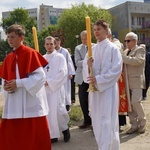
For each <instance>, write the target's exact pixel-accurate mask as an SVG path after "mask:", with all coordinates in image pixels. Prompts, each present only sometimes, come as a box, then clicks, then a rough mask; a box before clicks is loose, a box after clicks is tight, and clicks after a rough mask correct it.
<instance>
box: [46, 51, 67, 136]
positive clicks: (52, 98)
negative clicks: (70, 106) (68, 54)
mask: <svg viewBox="0 0 150 150" xmlns="http://www.w3.org/2000/svg"><path fill="white" fill-rule="evenodd" d="M43 57H44V58H45V59H46V60H47V61H48V62H49V63H48V65H47V66H46V67H45V68H44V71H45V73H46V81H47V83H48V86H45V89H46V95H47V100H48V105H49V109H50V112H49V114H48V115H47V118H48V123H49V128H50V135H51V138H59V137H60V132H62V131H64V130H66V129H68V122H69V115H68V113H67V110H66V106H65V89H64V83H65V82H66V78H67V65H66V61H65V58H64V56H63V55H62V54H59V53H58V52H57V51H56V50H54V51H53V52H52V53H51V54H45V55H44V56H43Z"/></svg>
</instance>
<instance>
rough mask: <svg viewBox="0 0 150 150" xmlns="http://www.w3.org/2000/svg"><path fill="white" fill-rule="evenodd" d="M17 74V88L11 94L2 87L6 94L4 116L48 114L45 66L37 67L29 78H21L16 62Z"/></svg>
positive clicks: (24, 116)
mask: <svg viewBox="0 0 150 150" xmlns="http://www.w3.org/2000/svg"><path fill="white" fill-rule="evenodd" d="M16 76H17V77H16V84H17V89H16V90H15V92H14V93H11V94H9V93H8V92H7V91H5V90H4V89H2V93H3V95H4V96H5V105H4V110H3V116H2V117H3V118H7V119H14V118H33V117H39V116H46V115H47V114H48V110H49V109H48V104H47V98H46V93H45V88H44V83H45V79H46V77H45V73H44V70H43V67H39V68H38V69H36V70H35V71H34V72H32V74H30V75H29V77H28V78H23V79H20V76H19V72H18V65H17V64H16ZM3 83H4V82H3Z"/></svg>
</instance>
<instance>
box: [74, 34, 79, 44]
mask: <svg viewBox="0 0 150 150" xmlns="http://www.w3.org/2000/svg"><path fill="white" fill-rule="evenodd" d="M75 38H76V39H77V45H78V39H79V35H75Z"/></svg>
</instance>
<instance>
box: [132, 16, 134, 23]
mask: <svg viewBox="0 0 150 150" xmlns="http://www.w3.org/2000/svg"><path fill="white" fill-rule="evenodd" d="M132 25H134V17H132Z"/></svg>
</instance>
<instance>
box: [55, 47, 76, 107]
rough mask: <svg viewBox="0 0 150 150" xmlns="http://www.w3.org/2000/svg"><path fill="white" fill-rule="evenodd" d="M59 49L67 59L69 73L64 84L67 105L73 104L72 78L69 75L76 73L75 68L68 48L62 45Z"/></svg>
mask: <svg viewBox="0 0 150 150" xmlns="http://www.w3.org/2000/svg"><path fill="white" fill-rule="evenodd" d="M57 51H58V52H59V53H61V54H62V55H63V56H64V57H65V59H66V63H67V69H68V74H67V80H66V82H65V84H64V86H65V93H66V94H65V103H66V105H71V80H70V79H69V75H75V68H74V65H73V62H72V59H71V56H70V54H69V52H68V50H67V49H65V48H63V47H60V49H59V50H57Z"/></svg>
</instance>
